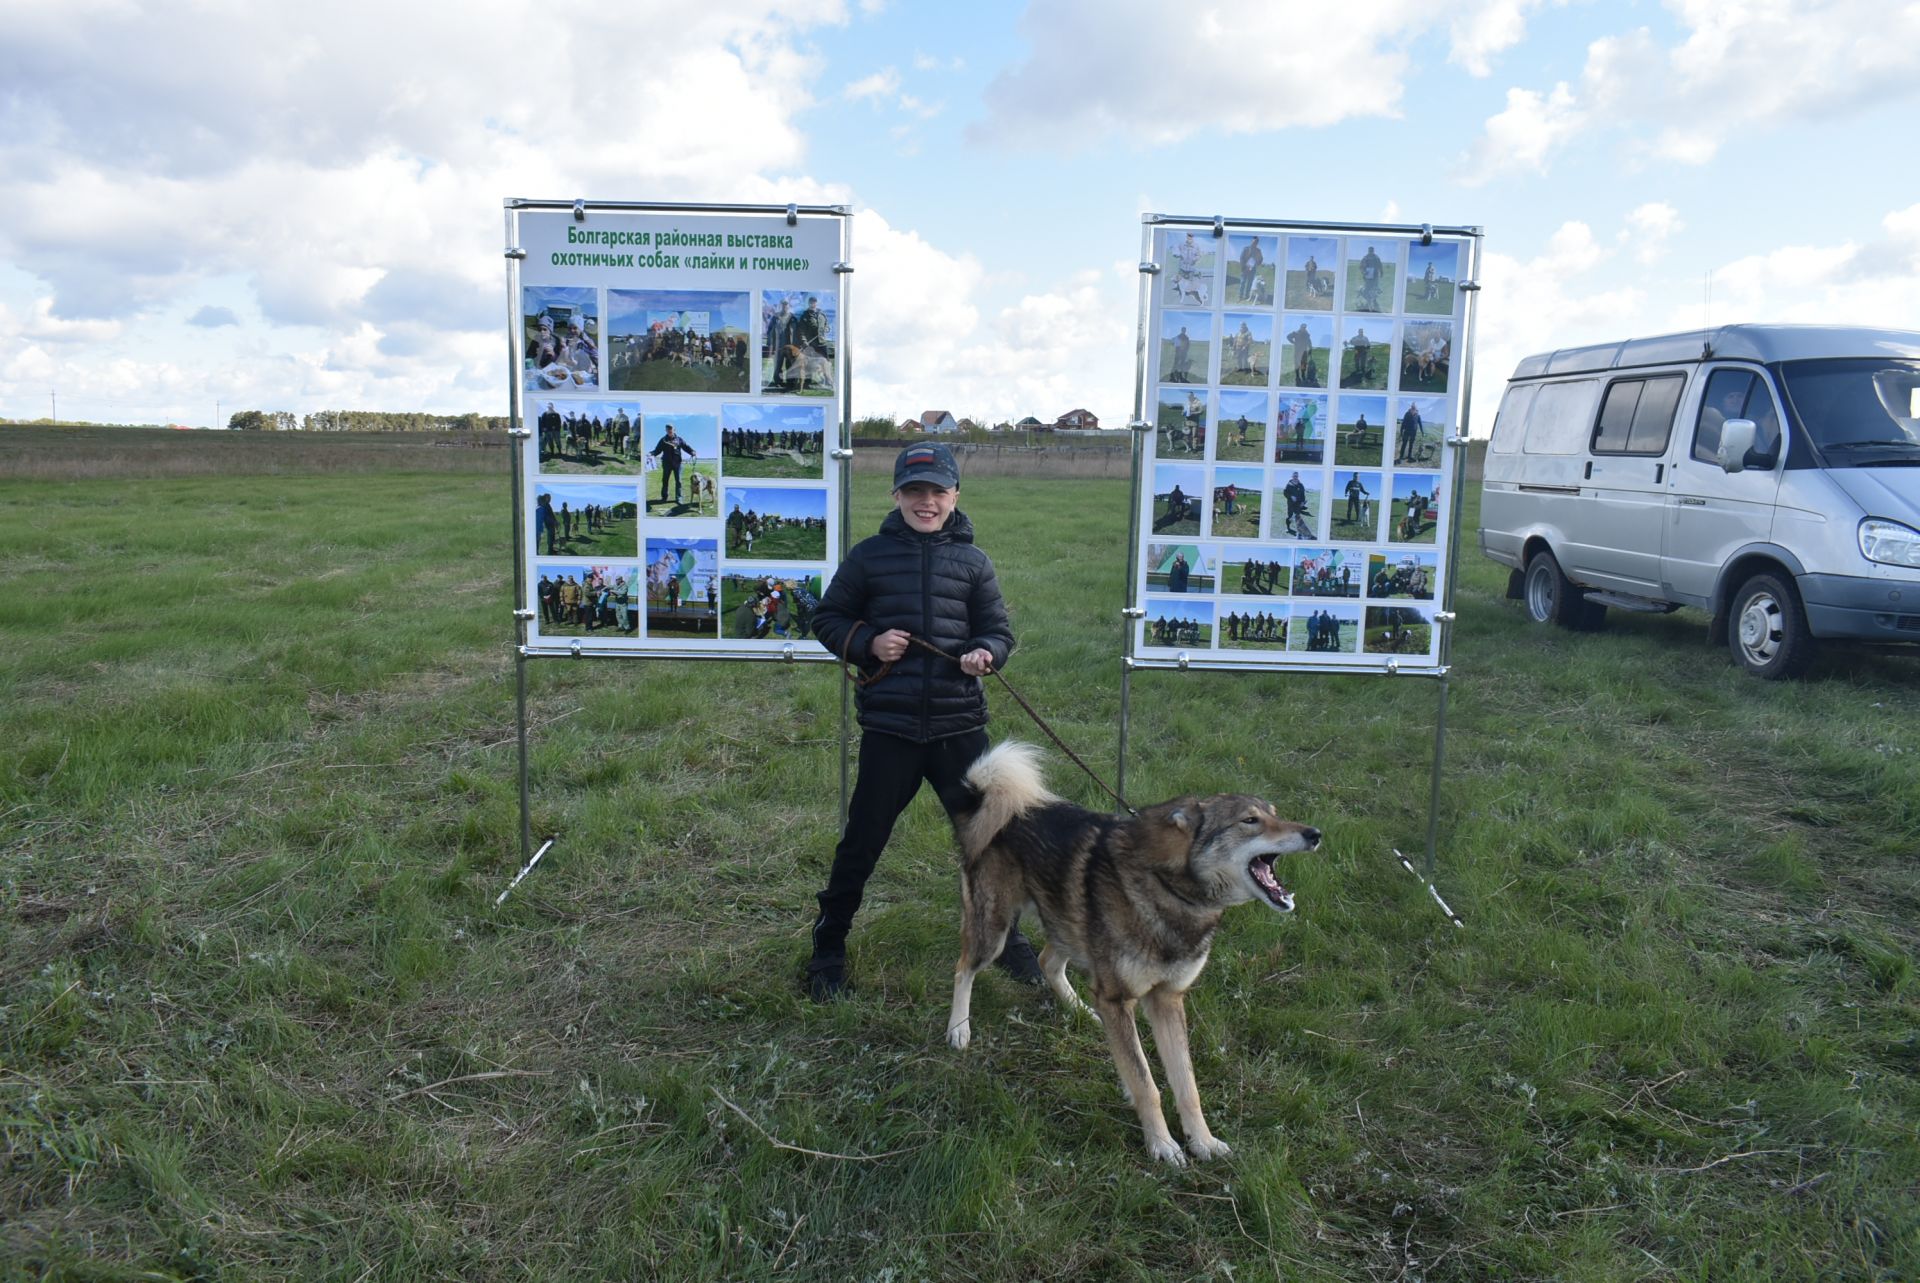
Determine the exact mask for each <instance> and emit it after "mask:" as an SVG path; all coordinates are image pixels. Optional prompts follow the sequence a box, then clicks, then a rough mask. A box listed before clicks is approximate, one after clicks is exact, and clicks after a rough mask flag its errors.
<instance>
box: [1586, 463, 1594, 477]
mask: <svg viewBox="0 0 1920 1283" xmlns="http://www.w3.org/2000/svg"><path fill="white" fill-rule="evenodd" d="M1585 479H1586V480H1588V481H1591V480H1593V460H1592V459H1588V460H1587V471H1586V473H1585Z"/></svg>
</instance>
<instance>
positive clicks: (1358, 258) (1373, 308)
mask: <svg viewBox="0 0 1920 1283" xmlns="http://www.w3.org/2000/svg"><path fill="white" fill-rule="evenodd" d="M1382 251H1385V253H1386V254H1387V255H1388V257H1385V258H1383V257H1381V252H1382ZM1399 252H1400V242H1398V241H1376V240H1368V239H1367V238H1365V237H1358V236H1357V237H1354V238H1353V239H1352V240H1349V241H1348V242H1347V294H1346V302H1347V311H1349V312H1390V311H1392V310H1393V300H1394V298H1395V297H1396V296H1395V294H1394V292H1393V283H1394V281H1395V280H1396V279H1397V278H1398V275H1399V270H1400V269H1399V264H1398V263H1396V262H1395V261H1394V258H1393V256H1394V255H1397V254H1398V253H1399Z"/></svg>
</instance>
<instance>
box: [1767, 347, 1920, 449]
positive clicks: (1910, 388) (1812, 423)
mask: <svg viewBox="0 0 1920 1283" xmlns="http://www.w3.org/2000/svg"><path fill="white" fill-rule="evenodd" d="M1780 374H1781V382H1782V383H1783V384H1784V385H1785V387H1786V393H1787V402H1788V404H1790V405H1791V406H1792V407H1793V413H1794V417H1796V418H1797V419H1799V421H1800V426H1801V427H1802V428H1804V429H1805V430H1806V433H1807V437H1808V439H1809V440H1811V441H1812V443H1813V445H1814V447H1815V449H1817V450H1818V451H1819V453H1820V456H1821V458H1822V459H1823V460H1824V461H1825V462H1826V465H1827V466H1828V467H1830V468H1888V467H1920V361H1911V360H1895V359H1892V358H1887V357H1848V358H1845V359H1843V360H1832V361H1785V362H1782V363H1781V366H1780Z"/></svg>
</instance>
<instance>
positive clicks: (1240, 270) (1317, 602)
mask: <svg viewBox="0 0 1920 1283" xmlns="http://www.w3.org/2000/svg"><path fill="white" fill-rule="evenodd" d="M1155 237H1156V245H1155V257H1154V260H1153V261H1154V262H1155V263H1156V264H1157V265H1158V267H1159V271H1158V272H1157V273H1156V274H1154V275H1153V276H1152V277H1151V278H1150V279H1149V284H1148V287H1147V288H1149V289H1150V290H1151V291H1152V298H1153V306H1152V307H1151V308H1150V310H1149V317H1150V322H1149V324H1150V326H1151V332H1150V338H1149V343H1148V349H1147V363H1148V368H1147V371H1146V375H1147V378H1148V379H1149V384H1148V386H1149V391H1150V396H1151V401H1150V409H1149V413H1150V414H1151V415H1152V416H1153V417H1152V425H1153V432H1152V436H1151V440H1150V444H1149V447H1148V449H1147V451H1146V462H1145V463H1144V464H1143V467H1144V469H1145V478H1144V480H1145V484H1144V485H1143V486H1142V490H1143V498H1142V505H1143V510H1142V513H1141V519H1142V520H1141V526H1140V529H1141V532H1142V535H1141V537H1142V540H1143V547H1142V549H1141V550H1140V552H1141V556H1140V565H1141V567H1142V569H1141V572H1140V575H1139V578H1138V580H1137V581H1136V584H1135V592H1136V600H1137V601H1138V602H1140V603H1141V604H1142V605H1143V606H1144V607H1145V614H1144V617H1143V618H1142V620H1141V622H1140V624H1139V631H1138V633H1137V634H1136V639H1135V640H1136V646H1137V649H1138V653H1140V654H1142V655H1144V656H1149V657H1153V656H1156V655H1163V654H1173V653H1181V652H1185V653H1189V654H1190V653H1191V652H1192V651H1194V650H1196V649H1199V650H1205V651H1210V652H1216V653H1218V652H1240V655H1239V658H1243V659H1253V660H1258V659H1260V658H1269V657H1277V656H1278V655H1280V654H1282V653H1284V654H1286V655H1288V656H1289V657H1291V656H1293V655H1300V656H1307V657H1312V658H1309V659H1307V660H1305V661H1304V662H1308V663H1320V662H1329V661H1334V660H1338V659H1339V658H1341V657H1343V656H1350V657H1354V658H1355V659H1356V660H1357V659H1360V658H1362V657H1368V656H1377V657H1391V656H1407V657H1415V658H1417V657H1420V656H1426V657H1428V658H1430V659H1431V658H1433V657H1435V656H1436V655H1437V651H1438V639H1437V637H1436V636H1435V629H1434V619H1433V614H1434V611H1435V609H1436V602H1438V601H1439V600H1440V592H1441V587H1442V585H1441V583H1440V580H1441V578H1442V576H1443V574H1444V558H1443V557H1442V556H1441V550H1442V549H1444V547H1445V546H1446V540H1447V536H1448V533H1449V528H1450V524H1451V521H1452V517H1453V514H1452V513H1451V512H1449V511H1447V510H1446V509H1447V503H1448V499H1449V496H1450V494H1451V491H1452V487H1451V480H1452V466H1453V460H1452V459H1451V458H1450V448H1449V447H1448V446H1447V445H1446V442H1447V440H1448V438H1449V437H1450V436H1451V435H1452V434H1453V430H1454V428H1455V427H1456V425H1457V417H1456V414H1457V409H1456V407H1457V405H1458V402H1459V395H1458V394H1459V387H1458V381H1457V379H1456V378H1455V375H1454V370H1453V357H1454V348H1455V344H1456V342H1457V339H1458V335H1459V331H1460V326H1461V323H1462V321H1461V318H1462V314H1463V310H1464V298H1465V293H1464V291H1462V290H1460V289H1459V285H1460V280H1461V273H1462V271H1463V270H1464V268H1465V266H1466V265H1467V263H1468V261H1469V259H1468V253H1469V246H1468V243H1467V242H1465V241H1463V240H1458V239H1451V240H1449V239H1442V238H1435V239H1434V240H1433V241H1432V242H1431V243H1428V244H1423V243H1421V241H1420V240H1419V239H1412V238H1407V237H1406V236H1405V235H1404V234H1403V233H1395V234H1393V235H1387V234H1384V233H1383V234H1380V235H1367V234H1364V233H1362V234H1351V233H1349V234H1344V235H1329V234H1326V233H1324V232H1320V231H1312V230H1306V229H1302V230H1300V231H1291V230H1286V229H1246V230H1235V229H1233V228H1231V227H1228V228H1226V229H1225V234H1223V235H1221V236H1215V235H1214V234H1213V229H1212V228H1211V227H1207V226H1202V227H1194V228H1185V227H1178V226H1176V227H1167V228H1160V229H1156V232H1155ZM1375 662H1381V661H1378V660H1376V661H1375Z"/></svg>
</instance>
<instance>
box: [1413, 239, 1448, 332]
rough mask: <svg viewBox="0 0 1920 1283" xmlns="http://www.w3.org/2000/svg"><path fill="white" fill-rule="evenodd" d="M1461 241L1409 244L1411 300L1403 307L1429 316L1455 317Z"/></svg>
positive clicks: (1415, 242)
mask: <svg viewBox="0 0 1920 1283" xmlns="http://www.w3.org/2000/svg"><path fill="white" fill-rule="evenodd" d="M1460 249H1461V245H1460V242H1459V241H1435V242H1434V243H1433V244H1431V245H1422V244H1421V243H1420V242H1419V241H1411V242H1409V243H1408V245H1407V301H1406V306H1405V307H1403V308H1402V309H1401V310H1402V311H1405V312H1413V313H1415V314H1418V315H1425V316H1452V315H1453V291H1454V287H1455V286H1456V285H1458V284H1459V283H1460Z"/></svg>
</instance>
